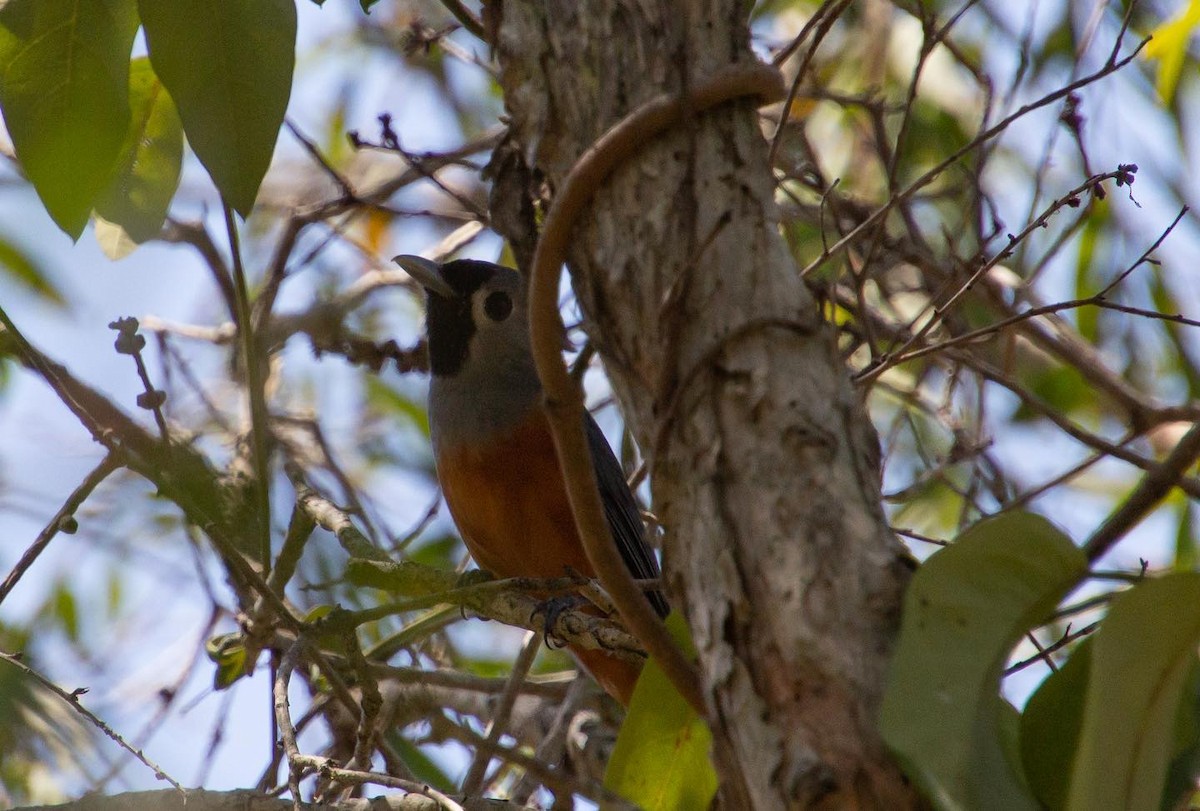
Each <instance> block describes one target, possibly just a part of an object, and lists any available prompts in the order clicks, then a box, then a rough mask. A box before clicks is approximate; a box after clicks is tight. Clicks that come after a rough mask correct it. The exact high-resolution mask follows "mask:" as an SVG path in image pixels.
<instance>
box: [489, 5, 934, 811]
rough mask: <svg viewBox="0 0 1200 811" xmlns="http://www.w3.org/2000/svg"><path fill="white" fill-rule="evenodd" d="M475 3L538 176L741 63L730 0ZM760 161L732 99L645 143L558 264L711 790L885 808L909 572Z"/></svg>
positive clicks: (760, 142) (892, 802)
mask: <svg viewBox="0 0 1200 811" xmlns="http://www.w3.org/2000/svg"><path fill="white" fill-rule="evenodd" d="M487 11H488V15H489V21H490V25H491V30H492V32H493V35H494V37H495V43H494V45H495V48H496V54H497V56H498V58H499V60H500V64H501V67H502V76H501V83H502V85H503V89H504V96H505V101H506V106H507V110H508V113H509V115H510V116H511V119H512V121H511V123H512V130H513V137H514V139H515V141H516V144H517V145H518V146H519V148H520V151H521V154H522V155H523V156H524V158H525V160H526V161H527V162H528V163H529V165H531V166H533V167H534V168H535V169H536V170H537V171H538V172H540V173H541V174H542V176H544V178H545V179H546V180H547V181H548V185H549V187H550V188H551V189H553V187H554V186H555V184H556V183H558V182H559V181H561V180H562V178H563V177H564V176H565V174H566V173H567V171H568V170H569V169H570V167H571V166H572V164H573V163H574V161H575V160H576V158H577V157H578V156H579V155H580V153H581V152H582V151H583V150H584V149H585V148H586V147H587V146H588V145H589V144H590V143H591V142H592V141H593V140H595V138H596V137H597V136H599V135H600V134H601V133H602V132H603V131H604V130H605V129H606V128H607V127H609V126H611V125H612V124H613V123H615V122H616V121H617V120H619V119H620V118H621V117H622V116H623V115H625V114H627V113H628V112H630V111H631V110H633V109H635V108H636V107H637V106H638V105H639V104H642V103H644V102H645V101H647V100H648V99H650V98H653V97H654V96H656V95H659V94H661V93H663V92H667V91H671V92H679V91H681V90H683V89H684V88H686V87H687V86H689V85H692V84H694V83H696V82H697V81H698V80H699V79H700V78H702V77H705V76H708V75H711V74H712V73H714V72H715V71H717V70H718V69H719V68H721V67H723V66H726V65H729V64H731V63H736V62H745V61H747V60H751V59H753V58H754V56H753V55H752V54H751V52H750V50H749V46H748V31H747V13H748V5H747V4H743V3H739V2H733V0H705V1H704V2H693V3H686V4H685V3H679V4H676V3H646V2H635V1H634V0H603V1H602V2H601V0H596V2H589V3H580V2H577V0H557V2H545V3H531V2H514V0H509V1H508V2H505V3H503V5H500V4H499V3H498V2H493V3H491V4H489V8H488V10H487ZM766 156H767V148H766V143H765V141H764V139H763V136H762V133H761V132H760V129H759V126H758V122H757V118H756V114H755V110H754V103H753V102H752V101H744V102H736V103H732V104H728V105H726V106H724V107H721V108H717V109H715V110H713V111H711V112H708V113H704V114H700V115H696V116H694V117H692V118H691V119H690V120H689V121H688V122H686V124H685V125H684V126H682V127H680V128H678V129H677V130H676V131H674V132H673V133H670V134H668V135H667V136H665V137H663V138H661V139H659V140H657V141H656V142H654V143H652V144H649V145H647V147H646V148H644V149H643V150H642V151H641V152H639V154H638V155H637V156H635V157H633V159H631V160H630V161H628V162H627V163H626V164H625V165H624V166H623V167H621V168H620V169H618V170H617V172H616V174H615V175H614V176H613V178H612V180H610V181H609V182H608V183H607V184H606V185H605V186H604V187H603V188H601V189H598V190H597V192H596V195H595V197H594V198H593V201H592V209H591V212H590V213H589V215H588V216H587V217H586V218H585V224H584V225H582V226H581V227H580V228H578V229H577V232H576V234H575V235H574V243H573V249H572V252H571V256H570V262H571V267H572V273H573V280H574V283H575V287H576V290H577V292H578V294H579V299H580V302H581V305H582V307H583V310H584V312H585V313H586V315H587V325H588V329H589V334H590V336H591V338H592V340H593V341H594V343H595V345H596V346H597V348H598V349H599V350H600V353H601V356H602V358H603V360H604V362H605V365H606V368H607V370H608V374H609V377H610V378H611V380H612V382H613V385H614V387H615V389H616V391H617V393H618V395H619V397H620V400H621V402H622V404H623V406H624V412H625V416H626V418H627V419H628V421H629V424H630V426H631V427H632V429H633V431H634V433H635V436H636V437H637V439H638V441H639V443H640V445H641V447H642V449H643V451H644V452H645V453H646V455H647V459H648V462H649V464H650V470H651V482H652V487H653V492H654V506H655V509H656V511H657V514H658V518H659V520H660V521H661V522H662V525H663V527H664V528H665V539H664V545H665V550H664V558H665V569H666V578H667V586H668V589H669V593H670V594H671V597H672V599H673V602H674V604H675V605H676V606H677V607H682V608H683V609H684V611H685V612H686V615H687V618H688V621H689V623H690V625H691V629H692V634H693V636H694V639H695V642H696V647H697V649H698V651H699V656H700V666H701V669H702V672H703V681H704V691H705V697H706V701H707V702H708V706H709V721H710V723H711V725H712V727H713V732H714V735H715V737H716V741H717V746H718V747H719V749H720V750H721V751H722V752H723V754H724V756H723V757H722V758H718V760H719V761H720V762H721V763H722V764H723V765H722V766H721V767H720V768H721V772H722V774H721V777H722V783H723V786H724V787H725V790H726V791H728V792H730V794H729V795H728V796H731V797H740V798H743V799H742V800H740V801H735V802H739V803H740V802H749V803H750V804H752V806H753V807H755V808H761V809H779V808H785V807H800V808H810V807H817V806H822V807H837V808H843V807H887V808H903V807H906V806H909V805H912V804H913V803H914V801H915V794H914V793H913V792H912V790H911V789H910V788H909V787H908V786H907V784H906V783H905V782H904V780H903V778H902V777H901V775H900V773H899V771H898V770H897V769H896V768H895V766H894V765H893V764H892V763H891V762H890V760H889V758H888V755H887V753H886V752H885V750H884V748H883V746H882V743H881V742H880V739H879V735H878V732H877V730H876V716H877V714H878V709H879V705H880V700H881V695H882V690H883V684H884V677H885V672H886V665H887V660H888V655H889V652H890V650H891V646H892V644H893V640H894V638H895V634H896V631H897V627H898V619H899V609H900V600H901V595H902V592H903V589H904V586H905V584H906V582H907V578H908V575H909V572H910V570H911V567H910V565H909V559H908V557H907V554H906V552H905V551H904V549H903V547H902V546H901V544H900V543H899V542H898V541H897V540H896V538H895V537H894V536H893V535H892V533H891V532H890V531H889V529H888V527H887V524H886V522H885V520H884V516H883V513H882V511H881V509H880V505H879V500H880V498H879V485H878V476H879V471H878V461H877V460H878V449H877V445H876V440H875V437H874V433H873V431H872V429H871V427H870V425H869V423H868V422H867V420H866V416H865V413H864V410H863V409H862V407H861V405H860V403H859V402H858V400H857V398H856V395H855V392H854V391H853V390H852V388H851V386H850V384H849V382H848V377H847V374H846V371H845V369H844V367H843V365H842V363H841V362H840V360H839V358H838V354H837V352H836V348H835V344H834V338H833V335H832V330H830V329H829V328H827V327H826V325H825V324H824V323H823V322H822V320H821V318H820V314H819V312H818V309H817V307H816V305H815V303H814V301H813V299H812V297H811V296H810V294H809V292H808V290H807V289H806V287H805V285H804V284H803V282H802V281H801V279H800V278H799V274H798V272H797V269H796V267H795V265H794V263H793V261H792V259H791V257H790V256H789V254H788V253H787V251H786V249H785V246H784V243H783V241H782V239H781V238H780V235H779V233H778V229H777V226H776V214H775V206H774V203H773V197H774V181H773V178H772V175H771V172H770V168H769V167H768V166H767V157H766ZM500 175H501V176H500V177H499V178H498V180H497V188H499V189H511V188H513V187H514V186H516V185H518V184H514V183H512V182H510V180H509V179H507V178H506V177H504V170H503V169H501V170H500ZM506 204H507V203H506ZM497 222H499V223H501V225H500V227H501V228H502V229H504V230H506V231H509V232H512V231H513V230H514V229H513V228H506V227H505V225H504V223H505V222H506V220H505V218H504V217H503V216H498V217H497ZM509 236H511V237H513V238H515V239H517V240H518V241H519V240H520V234H518V233H509ZM526 247H527V246H526ZM521 255H522V251H521V250H518V256H521Z"/></svg>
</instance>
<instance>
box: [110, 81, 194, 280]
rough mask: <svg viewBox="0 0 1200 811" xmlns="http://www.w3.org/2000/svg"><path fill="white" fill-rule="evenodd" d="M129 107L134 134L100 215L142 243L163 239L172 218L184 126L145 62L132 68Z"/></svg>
mask: <svg viewBox="0 0 1200 811" xmlns="http://www.w3.org/2000/svg"><path fill="white" fill-rule="evenodd" d="M129 103H130V108H131V110H132V116H131V118H130V123H129V131H128V132H127V133H126V135H125V143H124V144H123V145H122V147H121V156H120V158H119V160H118V161H117V169H116V174H115V175H114V176H113V179H112V182H111V183H109V185H108V187H107V188H106V189H105V190H104V192H103V193H102V194H101V195H100V198H99V199H98V200H97V201H96V213H97V214H98V215H100V216H101V217H103V218H104V219H105V220H107V221H108V222H110V223H113V224H114V225H116V226H119V227H120V229H121V230H122V231H123V232H124V233H125V234H126V235H127V236H128V237H129V239H130V240H132V241H133V242H134V243H135V244H137V243H141V242H145V241H146V240H148V239H152V238H153V237H156V236H158V233H159V231H160V230H162V225H163V221H164V220H166V218H167V208H168V207H169V206H170V204H171V198H172V197H173V196H174V195H175V189H176V187H178V186H179V168H180V164H181V163H182V161H183V125H182V124H181V123H180V122H179V114H178V113H177V112H176V111H175V103H174V102H172V101H171V96H170V95H169V94H168V93H167V91H166V89H165V88H164V87H163V85H162V82H160V81H159V80H158V77H157V76H156V75H155V74H154V68H152V67H151V66H150V60H149V59H147V58H146V57H141V58H140V59H135V60H133V62H132V63H130V67H129ZM109 255H110V257H111V256H112V254H109Z"/></svg>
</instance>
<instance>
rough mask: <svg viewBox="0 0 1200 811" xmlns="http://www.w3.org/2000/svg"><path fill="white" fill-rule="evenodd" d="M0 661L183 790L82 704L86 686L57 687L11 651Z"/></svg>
mask: <svg viewBox="0 0 1200 811" xmlns="http://www.w3.org/2000/svg"><path fill="white" fill-rule="evenodd" d="M0 661H3V662H8V663H9V664H10V665H12V666H13V667H15V668H16V669H17V670H19V671H21V672H22V673H24V674H25V675H26V676H28V677H29V678H31V679H33V680H34V681H36V682H37V683H38V684H40V685H42V686H43V687H45V688H46V689H47V690H49V691H50V692H52V693H54V694H55V695H56V696H58V697H59V698H61V699H62V700H63V701H65V702H67V704H69V705H70V706H71V708H72V709H73V710H75V712H77V713H79V714H80V715H82V716H83V717H84V718H86V719H87V720H88V721H90V722H91V723H92V725H93V726H95V727H96V728H97V729H99V730H100V731H101V732H103V733H104V734H105V735H107V736H108V737H109V738H111V739H112V740H113V741H114V742H115V743H116V744H117V745H118V746H120V747H121V748H122V749H124V750H125V751H126V752H128V753H129V754H131V755H133V756H134V757H135V758H137V759H138V762H140V763H141V764H142V765H143V766H145V767H146V768H148V769H150V770H151V771H153V772H154V776H155V777H156V778H158V779H159V780H165V781H166V782H168V783H170V784H171V785H172V786H173V787H174V788H175V789H176V790H177V791H183V786H181V785H180V784H179V783H178V782H177V781H176V780H175V779H174V778H173V777H171V775H169V774H167V773H166V772H164V771H163V770H162V768H161V767H159V766H158V765H157V764H156V763H154V762H153V761H151V760H150V759H149V758H147V757H146V755H145V754H144V753H143V752H142V750H141V749H135V748H134V747H132V746H130V745H129V744H128V743H127V742H126V741H125V739H124V738H122V737H121V736H120V735H119V734H118V733H117V732H116V730H114V729H113V728H112V727H110V726H109V725H108V724H106V723H104V721H102V720H100V718H99V717H97V716H96V715H95V714H94V713H92V711H91V710H89V709H88V708H87V707H85V706H83V704H82V703H81V702H80V700H79V697H80V696H81V695H83V694H84V693H86V692H87V689H86V688H80V689H76V690H72V691H71V692H67V691H66V690H64V689H63V688H61V687H59V686H58V685H57V684H55V683H54V682H52V681H50V680H49V679H48V678H46V677H45V676H43V675H42V674H41V673H38V672H37V671H36V670H34V669H33V668H31V667H29V665H27V664H25V663H24V662H22V661H21V659H20V657H19V656H17V655H14V654H11V653H7V652H5V651H0Z"/></svg>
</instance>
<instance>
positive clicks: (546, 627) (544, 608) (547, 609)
mask: <svg viewBox="0 0 1200 811" xmlns="http://www.w3.org/2000/svg"><path fill="white" fill-rule="evenodd" d="M587 602H588V601H587V600H585V599H584V598H582V597H580V596H579V595H578V594H560V595H558V596H557V597H548V598H547V599H545V600H543V601H542V602H541V603H539V604H538V606H537V608H535V609H533V613H531V614H530V615H529V619H530V621H531V622H532V621H533V620H534V618H536V617H538V616H541V617H543V622H542V641H543V642H545V643H546V647H547V648H550V649H551V650H557V649H559V648H565V647H566V646H567V642H566V640H565V639H563V638H562V637H560V636H558V635H557V634H555V633H554V628H555V626H556V625H557V624H558V620H559V618H560V617H561V616H562V615H563V613H565V612H567V611H571V610H573V609H576V608H579V607H580V606H581V605H586V604H587Z"/></svg>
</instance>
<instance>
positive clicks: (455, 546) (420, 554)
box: [406, 535, 463, 569]
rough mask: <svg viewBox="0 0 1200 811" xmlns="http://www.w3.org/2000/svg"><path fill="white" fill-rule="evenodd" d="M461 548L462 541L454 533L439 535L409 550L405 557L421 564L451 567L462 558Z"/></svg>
mask: <svg viewBox="0 0 1200 811" xmlns="http://www.w3.org/2000/svg"><path fill="white" fill-rule="evenodd" d="M462 549H463V545H462V541H460V540H459V539H458V537H457V536H456V535H441V536H438V537H437V538H434V539H433V540H431V541H426V542H425V543H423V544H421V545H420V546H418V547H417V548H415V549H412V550H410V551H409V552H408V554H407V556H406V557H407V558H408V560H411V561H412V562H413V563H420V564H421V565H422V566H433V567H435V568H438V569H453V568H454V566H455V564H457V563H458V561H459V560H460V559H461V558H462V554H463V553H462Z"/></svg>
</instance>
